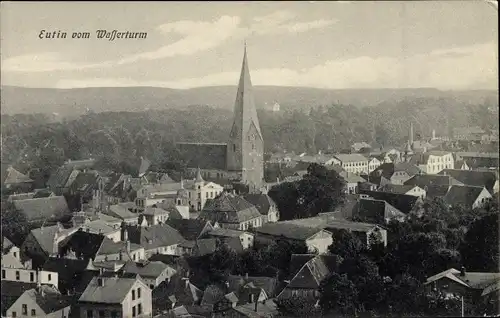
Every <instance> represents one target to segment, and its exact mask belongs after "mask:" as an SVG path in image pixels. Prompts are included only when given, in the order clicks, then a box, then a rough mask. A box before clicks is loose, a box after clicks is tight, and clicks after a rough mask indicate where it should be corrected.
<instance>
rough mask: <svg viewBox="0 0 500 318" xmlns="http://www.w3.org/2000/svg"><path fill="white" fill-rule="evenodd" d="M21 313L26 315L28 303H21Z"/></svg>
mask: <svg viewBox="0 0 500 318" xmlns="http://www.w3.org/2000/svg"><path fill="white" fill-rule="evenodd" d="M22 313H23V315H27V314H28V305H26V304H23V310H22Z"/></svg>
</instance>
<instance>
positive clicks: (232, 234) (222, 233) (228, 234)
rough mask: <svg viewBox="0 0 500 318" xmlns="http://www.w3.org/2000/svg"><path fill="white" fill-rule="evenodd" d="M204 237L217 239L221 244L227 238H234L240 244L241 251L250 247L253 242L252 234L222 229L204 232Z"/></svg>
mask: <svg viewBox="0 0 500 318" xmlns="http://www.w3.org/2000/svg"><path fill="white" fill-rule="evenodd" d="M204 237H212V238H219V239H221V240H222V241H223V242H224V241H225V240H227V239H229V238H233V239H234V238H235V239H237V240H239V241H240V242H241V245H242V246H243V249H248V248H250V247H252V246H253V242H254V235H253V234H252V233H249V232H245V231H239V230H232V229H224V228H214V229H212V230H210V231H208V232H206V233H205V234H204Z"/></svg>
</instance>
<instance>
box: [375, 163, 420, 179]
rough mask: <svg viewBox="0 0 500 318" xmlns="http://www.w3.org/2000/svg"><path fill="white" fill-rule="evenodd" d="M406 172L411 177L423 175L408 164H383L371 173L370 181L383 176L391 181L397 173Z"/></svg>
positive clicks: (415, 167)
mask: <svg viewBox="0 0 500 318" xmlns="http://www.w3.org/2000/svg"><path fill="white" fill-rule="evenodd" d="M403 171H404V172H406V173H407V174H408V175H409V176H410V177H411V176H414V175H417V174H419V173H421V170H420V169H419V168H418V167H417V166H415V165H413V164H411V163H408V162H400V163H383V164H381V165H380V166H379V167H378V168H377V169H375V170H374V171H373V172H371V173H370V180H371V179H372V177H375V176H382V177H384V178H386V179H390V178H391V177H392V175H393V174H394V173H395V172H403Z"/></svg>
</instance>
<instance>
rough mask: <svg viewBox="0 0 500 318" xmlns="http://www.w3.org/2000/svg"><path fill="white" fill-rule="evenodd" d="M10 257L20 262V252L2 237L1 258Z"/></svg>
mask: <svg viewBox="0 0 500 318" xmlns="http://www.w3.org/2000/svg"><path fill="white" fill-rule="evenodd" d="M5 255H11V256H12V258H14V259H17V260H18V261H21V250H20V249H19V247H17V246H15V245H14V243H12V242H11V241H10V240H9V239H8V238H6V237H5V236H2V256H5Z"/></svg>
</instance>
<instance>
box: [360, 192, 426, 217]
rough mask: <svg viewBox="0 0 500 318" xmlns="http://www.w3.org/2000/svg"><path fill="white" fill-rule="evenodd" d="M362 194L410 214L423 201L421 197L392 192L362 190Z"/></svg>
mask: <svg viewBox="0 0 500 318" xmlns="http://www.w3.org/2000/svg"><path fill="white" fill-rule="evenodd" d="M359 192H360V193H361V194H366V195H368V196H370V197H372V198H373V199H376V200H383V201H386V202H387V203H389V204H390V205H392V206H393V207H395V208H396V209H398V210H399V211H401V212H403V213H405V214H408V213H409V212H411V211H412V210H413V208H414V207H415V204H416V203H417V202H419V201H421V199H420V198H419V197H416V196H413V195H407V194H399V193H391V192H381V191H368V190H360V191H359Z"/></svg>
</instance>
